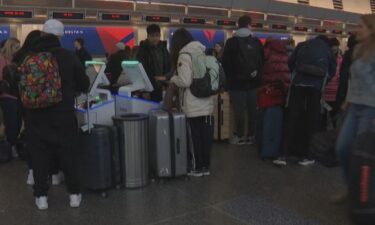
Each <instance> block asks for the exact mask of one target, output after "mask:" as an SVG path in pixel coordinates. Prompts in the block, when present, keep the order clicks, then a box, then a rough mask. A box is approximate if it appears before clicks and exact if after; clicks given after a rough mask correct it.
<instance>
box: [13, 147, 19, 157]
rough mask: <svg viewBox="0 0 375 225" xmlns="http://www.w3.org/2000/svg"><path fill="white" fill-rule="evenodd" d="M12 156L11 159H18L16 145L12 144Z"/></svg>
mask: <svg viewBox="0 0 375 225" xmlns="http://www.w3.org/2000/svg"><path fill="white" fill-rule="evenodd" d="M12 157H13V159H18V157H19V155H18V152H17V147H16V146H12Z"/></svg>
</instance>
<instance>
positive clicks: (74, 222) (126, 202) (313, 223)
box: [0, 144, 352, 225]
mask: <svg viewBox="0 0 375 225" xmlns="http://www.w3.org/2000/svg"><path fill="white" fill-rule="evenodd" d="M26 171H27V170H26V165H25V163H23V162H20V161H16V162H11V163H7V164H0V225H65V224H66V225H132V224H142V225H143V224H144V225H151V224H152V225H232V224H233V225H244V224H248V225H352V223H351V222H350V221H349V219H348V212H347V210H348V209H347V206H345V205H342V206H336V205H332V204H330V203H329V200H328V199H329V197H330V196H331V195H333V194H335V193H337V192H339V191H340V190H342V184H341V180H340V171H339V169H327V168H324V167H321V166H319V165H316V166H313V167H310V168H301V167H299V166H297V165H295V164H294V163H293V162H291V163H290V165H289V166H288V167H286V168H277V167H274V166H273V165H271V163H270V162H263V161H261V160H259V158H258V157H257V153H256V150H254V149H253V148H251V147H248V146H247V147H246V146H244V147H234V146H230V145H226V144H217V145H216V146H215V148H214V150H213V152H212V176H210V177H204V178H192V179H191V180H189V181H185V180H183V179H177V180H171V181H167V182H165V183H164V184H157V183H152V184H151V185H150V186H148V187H147V188H145V189H141V190H113V191H111V192H110V195H109V197H108V198H107V199H103V198H101V197H100V195H98V194H94V193H85V194H84V201H83V204H82V207H81V208H79V209H71V208H69V207H68V197H67V195H66V193H65V189H64V187H63V186H58V187H53V188H52V189H51V191H50V195H49V210H48V211H46V212H40V211H38V210H37V209H36V208H35V207H34V204H33V197H32V190H31V188H30V187H28V186H27V185H26V184H25V180H26Z"/></svg>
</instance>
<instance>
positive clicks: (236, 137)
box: [229, 135, 240, 145]
mask: <svg viewBox="0 0 375 225" xmlns="http://www.w3.org/2000/svg"><path fill="white" fill-rule="evenodd" d="M239 139H240V138H239V137H238V136H237V135H233V136H232V137H231V138H230V139H229V144H231V145H236V144H237V143H238V140H239Z"/></svg>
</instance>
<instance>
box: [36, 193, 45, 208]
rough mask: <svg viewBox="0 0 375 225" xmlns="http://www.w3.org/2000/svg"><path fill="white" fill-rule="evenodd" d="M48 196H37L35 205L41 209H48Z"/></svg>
mask: <svg viewBox="0 0 375 225" xmlns="http://www.w3.org/2000/svg"><path fill="white" fill-rule="evenodd" d="M47 201H48V197H47V196H41V197H39V198H35V205H36V207H38V209H39V210H47V209H48V202H47Z"/></svg>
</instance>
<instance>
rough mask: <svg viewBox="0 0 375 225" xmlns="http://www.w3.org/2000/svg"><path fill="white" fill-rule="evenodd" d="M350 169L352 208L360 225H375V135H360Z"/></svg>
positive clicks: (354, 216)
mask: <svg viewBox="0 0 375 225" xmlns="http://www.w3.org/2000/svg"><path fill="white" fill-rule="evenodd" d="M353 146H354V148H353V149H352V155H351V157H350V168H349V193H350V208H351V213H352V217H353V220H354V221H355V222H356V224H358V225H373V224H375V176H374V175H375V133H374V132H367V133H364V134H362V135H360V136H359V137H358V138H357V140H356V142H355V144H354V145H353Z"/></svg>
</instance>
